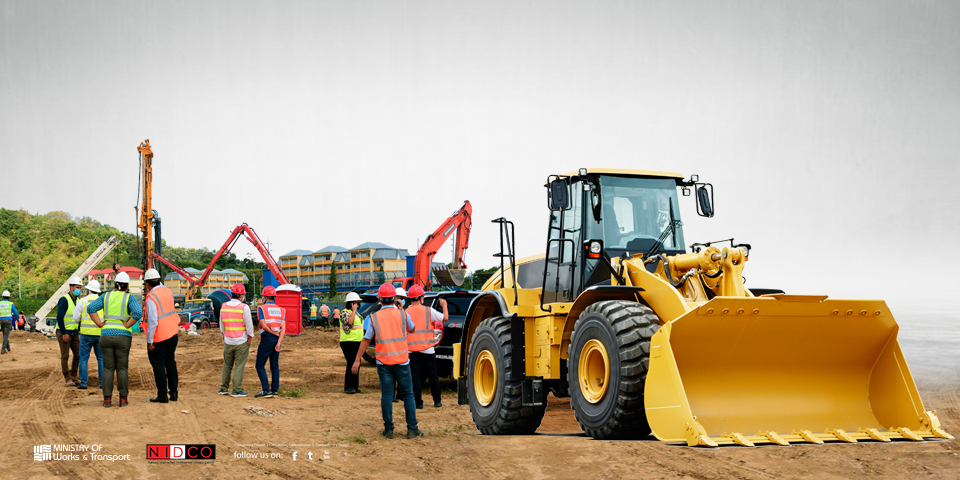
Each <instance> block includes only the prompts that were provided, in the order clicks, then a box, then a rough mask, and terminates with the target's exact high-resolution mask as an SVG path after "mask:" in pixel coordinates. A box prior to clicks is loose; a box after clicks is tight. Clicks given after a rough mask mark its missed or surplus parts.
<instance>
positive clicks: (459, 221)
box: [413, 200, 473, 288]
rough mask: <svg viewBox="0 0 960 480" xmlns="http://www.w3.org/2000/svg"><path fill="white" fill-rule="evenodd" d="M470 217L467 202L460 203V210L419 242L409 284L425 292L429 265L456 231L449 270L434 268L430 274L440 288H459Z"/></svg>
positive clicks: (463, 266) (468, 203)
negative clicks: (461, 204)
mask: <svg viewBox="0 0 960 480" xmlns="http://www.w3.org/2000/svg"><path fill="white" fill-rule="evenodd" d="M472 215H473V207H472V206H471V205H470V201H469V200H464V202H463V206H461V207H460V208H459V209H458V210H457V211H456V212H453V215H451V216H450V218H448V219H447V220H446V221H445V222H443V223H442V224H441V225H440V227H439V228H437V229H436V230H435V231H434V232H433V233H431V234H430V236H428V237H427V238H426V240H424V241H423V245H421V246H420V249H419V250H417V258H416V263H415V264H414V267H413V283H415V284H417V285H421V286H423V287H425V288H428V287H429V286H430V284H429V281H430V266H431V265H432V264H433V257H434V256H435V255H436V254H437V250H438V249H439V248H440V246H442V245H443V244H444V242H446V241H447V239H448V238H450V235H452V234H453V233H454V231H456V233H457V236H456V240H455V242H456V243H455V250H454V260H453V268H452V269H446V268H438V269H434V271H433V273H434V275H435V276H436V277H437V280H438V281H439V282H440V284H441V285H445V286H451V287H452V286H460V285H461V284H462V283H463V276H464V273H465V270H466V268H467V264H466V263H464V262H463V253H464V251H466V249H467V246H468V245H469V242H470V226H471V217H472Z"/></svg>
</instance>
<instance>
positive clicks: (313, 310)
mask: <svg viewBox="0 0 960 480" xmlns="http://www.w3.org/2000/svg"><path fill="white" fill-rule="evenodd" d="M310 318H317V306H316V305H310Z"/></svg>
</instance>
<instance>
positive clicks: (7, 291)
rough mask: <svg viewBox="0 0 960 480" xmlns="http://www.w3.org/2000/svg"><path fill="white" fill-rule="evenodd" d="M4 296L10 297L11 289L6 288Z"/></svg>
mask: <svg viewBox="0 0 960 480" xmlns="http://www.w3.org/2000/svg"><path fill="white" fill-rule="evenodd" d="M3 298H10V291H9V290H4V291H3Z"/></svg>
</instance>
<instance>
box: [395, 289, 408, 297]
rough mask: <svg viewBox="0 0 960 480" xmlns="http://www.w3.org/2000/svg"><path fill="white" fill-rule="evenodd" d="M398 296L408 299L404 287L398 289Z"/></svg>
mask: <svg viewBox="0 0 960 480" xmlns="http://www.w3.org/2000/svg"><path fill="white" fill-rule="evenodd" d="M397 296H398V297H403V298H407V291H406V290H404V289H403V287H400V288H398V289H397Z"/></svg>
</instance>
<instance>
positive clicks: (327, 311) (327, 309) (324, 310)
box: [320, 305, 330, 317]
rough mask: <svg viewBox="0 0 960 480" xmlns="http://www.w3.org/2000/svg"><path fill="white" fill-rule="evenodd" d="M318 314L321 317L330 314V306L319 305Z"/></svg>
mask: <svg viewBox="0 0 960 480" xmlns="http://www.w3.org/2000/svg"><path fill="white" fill-rule="evenodd" d="M320 316H321V317H329V316H330V307H328V306H326V305H324V306H322V307H320Z"/></svg>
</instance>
